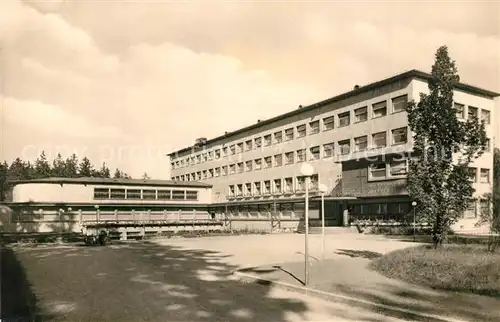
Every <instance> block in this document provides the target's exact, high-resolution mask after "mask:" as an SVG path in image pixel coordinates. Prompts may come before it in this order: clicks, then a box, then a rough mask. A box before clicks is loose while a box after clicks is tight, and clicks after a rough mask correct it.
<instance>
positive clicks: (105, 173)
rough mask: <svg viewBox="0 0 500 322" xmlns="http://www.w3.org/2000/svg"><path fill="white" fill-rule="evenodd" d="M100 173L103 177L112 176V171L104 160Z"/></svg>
mask: <svg viewBox="0 0 500 322" xmlns="http://www.w3.org/2000/svg"><path fill="white" fill-rule="evenodd" d="M99 174H100V176H101V177H102V178H110V177H111V171H109V168H108V166H107V165H106V162H103V164H102V166H101V169H100V170H99Z"/></svg>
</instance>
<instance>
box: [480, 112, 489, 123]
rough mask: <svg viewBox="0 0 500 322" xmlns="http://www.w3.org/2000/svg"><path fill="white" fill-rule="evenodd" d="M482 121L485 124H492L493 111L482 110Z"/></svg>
mask: <svg viewBox="0 0 500 322" xmlns="http://www.w3.org/2000/svg"><path fill="white" fill-rule="evenodd" d="M481 121H483V122H484V124H490V122H491V113H490V111H488V110H481Z"/></svg>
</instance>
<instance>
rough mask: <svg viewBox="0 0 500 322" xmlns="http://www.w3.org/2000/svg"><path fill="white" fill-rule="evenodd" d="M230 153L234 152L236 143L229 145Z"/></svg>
mask: <svg viewBox="0 0 500 322" xmlns="http://www.w3.org/2000/svg"><path fill="white" fill-rule="evenodd" d="M229 151H230V155H233V154H236V145H234V144H233V145H231V146H230V147H229Z"/></svg>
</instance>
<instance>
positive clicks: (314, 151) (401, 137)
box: [172, 127, 408, 181]
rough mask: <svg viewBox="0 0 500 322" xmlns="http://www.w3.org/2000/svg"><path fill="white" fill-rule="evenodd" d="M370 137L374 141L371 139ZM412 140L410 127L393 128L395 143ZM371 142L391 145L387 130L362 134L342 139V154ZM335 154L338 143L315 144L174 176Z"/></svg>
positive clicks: (196, 176)
mask: <svg viewBox="0 0 500 322" xmlns="http://www.w3.org/2000/svg"><path fill="white" fill-rule="evenodd" d="M369 140H370V141H371V142H369ZM407 140H408V128H406V127H403V128H398V129H394V130H391V144H392V145H398V144H404V143H406V142H407ZM369 143H370V144H371V147H372V148H373V149H380V148H384V147H387V143H388V142H387V132H378V133H375V134H373V135H371V136H367V135H364V136H360V137H356V138H354V139H347V140H342V141H339V142H338V143H337V148H338V151H337V153H339V154H340V155H349V154H350V153H351V152H362V151H366V150H368V146H369ZM334 154H335V143H333V142H332V143H327V144H323V145H321V146H320V145H318V146H313V147H311V148H309V149H300V150H297V151H289V152H285V153H279V154H275V155H273V156H267V157H263V158H258V159H254V160H248V161H244V162H243V161H242V162H238V163H234V164H231V165H229V166H222V167H216V168H213V169H208V170H203V171H198V172H193V173H190V174H185V175H179V176H176V177H173V178H172V179H173V180H177V181H197V180H203V179H210V178H217V177H220V176H226V175H231V174H235V173H242V172H245V171H246V172H249V171H254V170H261V169H263V168H272V167H280V166H282V165H289V164H294V163H299V162H305V161H306V160H308V161H314V160H319V159H321V158H330V157H333V156H334Z"/></svg>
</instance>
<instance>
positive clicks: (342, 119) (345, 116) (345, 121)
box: [339, 112, 351, 127]
mask: <svg viewBox="0 0 500 322" xmlns="http://www.w3.org/2000/svg"><path fill="white" fill-rule="evenodd" d="M349 124H351V112H344V113H340V114H339V127H343V126H348V125H349Z"/></svg>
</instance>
